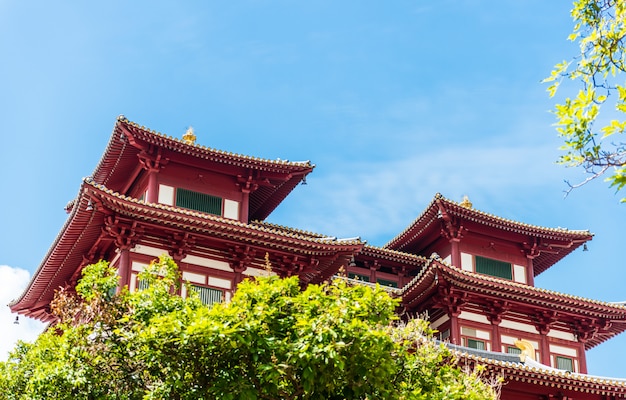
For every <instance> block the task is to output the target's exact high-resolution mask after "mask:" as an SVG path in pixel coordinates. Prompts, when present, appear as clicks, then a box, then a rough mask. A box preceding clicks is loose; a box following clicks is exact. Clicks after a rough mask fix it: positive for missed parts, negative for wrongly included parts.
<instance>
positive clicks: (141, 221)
mask: <svg viewBox="0 0 626 400" xmlns="http://www.w3.org/2000/svg"><path fill="white" fill-rule="evenodd" d="M108 215H115V216H116V218H117V219H119V220H124V221H125V222H128V223H129V224H134V225H133V226H134V227H135V228H136V229H137V230H138V231H140V232H141V235H142V236H143V237H145V238H146V240H149V241H152V243H151V244H153V245H154V246H160V247H162V248H168V247H169V243H168V242H167V237H168V234H170V235H173V234H175V233H176V232H180V231H181V230H182V231H185V232H190V233H191V235H194V237H195V238H196V239H195V240H196V244H197V245H198V246H202V245H205V246H206V247H211V248H212V249H215V251H216V252H217V251H223V252H225V253H227V249H228V248H229V247H232V246H235V245H238V246H248V247H249V248H250V249H252V251H255V250H256V251H257V253H258V255H260V256H262V254H265V253H266V252H268V253H270V256H271V257H274V260H276V263H274V262H273V267H275V268H276V270H277V271H280V268H281V266H280V258H281V257H287V258H289V260H290V261H293V260H294V259H296V260H301V261H303V262H304V261H307V260H314V261H315V264H312V265H310V266H309V267H308V268H304V269H302V270H299V271H296V273H297V274H298V275H299V276H300V277H301V279H302V280H303V281H304V282H314V281H315V282H316V281H321V280H324V279H327V278H328V277H330V276H332V274H334V273H335V272H336V271H337V270H338V269H339V267H340V266H341V265H345V264H347V262H348V260H349V258H350V257H351V256H352V254H354V253H355V252H358V251H359V250H360V249H361V248H362V246H363V243H362V242H361V241H360V240H358V239H355V240H327V239H326V238H324V237H321V236H314V235H310V234H306V233H303V232H302V231H297V230H288V229H279V228H277V227H276V226H272V225H271V224H263V223H253V224H245V223H242V222H239V221H236V220H231V219H226V218H222V217H219V216H215V215H211V214H206V213H201V212H197V211H193V210H187V209H183V208H179V207H173V206H167V205H162V204H154V203H145V202H143V201H140V200H137V199H134V198H130V197H126V196H122V195H120V194H118V193H116V192H113V191H112V190H110V189H107V188H105V187H104V186H102V185H98V184H97V183H95V182H93V181H90V180H86V181H85V182H84V183H83V185H82V186H81V190H80V192H79V196H78V198H77V199H76V200H75V201H74V202H73V204H72V205H71V207H70V215H69V217H68V220H67V221H66V223H65V225H64V227H63V228H62V229H61V232H60V233H59V235H58V236H57V238H56V240H55V241H54V243H53V244H52V247H51V248H50V250H49V251H48V253H47V255H46V256H45V258H44V260H43V262H42V263H41V265H40V267H39V269H38V270H37V271H36V272H35V274H34V275H33V278H32V280H31V282H30V283H29V285H28V287H27V288H26V289H25V291H24V293H23V294H22V296H21V297H20V298H18V299H16V300H14V301H13V302H12V303H11V304H10V307H11V310H12V311H13V312H18V313H22V314H24V315H28V316H31V317H34V318H38V319H42V320H48V319H49V310H48V309H47V307H48V306H49V304H50V301H51V300H52V298H53V296H54V292H55V291H56V290H57V289H58V288H59V287H62V286H65V285H67V284H68V283H70V282H71V280H72V279H74V277H75V274H76V273H77V271H79V270H80V267H81V266H83V265H86V263H89V262H93V261H97V260H86V259H85V256H86V255H87V254H90V251H91V250H92V249H94V248H95V246H96V245H97V244H98V243H99V242H101V241H104V240H110V239H106V235H103V226H104V225H105V222H106V221H105V220H106V218H107V216H108ZM294 257H295V258H294ZM274 260H272V261H274Z"/></svg>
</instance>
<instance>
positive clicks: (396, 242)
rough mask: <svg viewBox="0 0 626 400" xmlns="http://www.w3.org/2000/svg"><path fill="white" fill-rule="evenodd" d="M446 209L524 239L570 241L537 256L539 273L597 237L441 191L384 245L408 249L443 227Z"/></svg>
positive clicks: (454, 214)
mask: <svg viewBox="0 0 626 400" xmlns="http://www.w3.org/2000/svg"><path fill="white" fill-rule="evenodd" d="M442 211H443V212H445V213H446V214H447V215H448V216H449V217H453V218H458V219H459V220H460V221H470V222H472V223H476V224H479V225H481V226H485V227H488V228H490V229H493V230H494V231H500V232H503V233H507V234H511V233H512V234H515V235H519V237H520V240H523V239H525V240H527V238H537V239H541V240H546V241H554V242H557V243H561V242H565V243H568V244H569V246H568V247H563V248H559V251H558V253H556V254H553V253H548V252H542V253H541V254H540V255H539V256H537V257H536V258H535V259H534V260H533V266H534V275H535V276H536V275H539V274H540V273H541V272H543V271H545V270H546V269H548V268H550V267H551V266H552V265H554V264H555V263H556V262H558V261H559V260H561V259H562V258H563V257H565V256H566V255H568V254H569V253H571V252H572V251H574V250H575V249H577V248H578V247H579V246H581V245H582V244H584V243H585V242H587V241H589V240H591V239H592V238H593V234H592V233H590V232H589V231H583V230H569V229H564V228H546V227H541V226H536V225H530V224H525V223H522V222H518V221H513V220H509V219H505V218H501V217H497V216H495V215H492V214H488V213H485V212H482V211H479V210H476V209H473V208H467V207H464V206H462V205H460V204H459V203H456V202H454V201H451V200H448V199H446V198H445V197H443V196H442V195H441V194H437V195H435V198H434V199H433V200H432V201H431V203H430V204H429V205H428V206H427V207H426V209H425V210H424V212H423V213H422V214H421V215H420V216H419V217H417V218H416V219H415V220H414V221H413V222H412V223H411V224H410V225H409V226H408V227H407V228H406V229H405V230H404V231H402V232H401V233H400V234H399V235H397V236H396V237H394V238H393V239H391V240H390V241H389V242H388V243H387V244H385V245H384V246H383V247H384V248H388V249H393V250H397V251H405V249H406V248H410V247H412V246H415V245H416V243H417V242H419V240H420V238H421V237H422V236H423V235H424V234H426V233H427V232H431V231H433V230H435V231H438V230H439V229H440V228H439V224H438V219H439V217H440V215H441V212H442ZM470 233H471V232H470ZM520 244H521V243H520Z"/></svg>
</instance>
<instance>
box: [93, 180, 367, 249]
mask: <svg viewBox="0 0 626 400" xmlns="http://www.w3.org/2000/svg"><path fill="white" fill-rule="evenodd" d="M85 185H86V187H88V188H89V191H90V195H91V196H94V197H95V198H97V199H98V200H99V201H100V202H101V203H102V205H103V206H104V207H105V208H106V209H107V210H109V211H111V212H114V213H116V214H119V215H123V216H126V217H129V218H132V219H134V220H138V221H146V222H151V223H158V224H160V225H166V226H171V227H175V228H177V229H184V230H188V231H195V232H199V233H211V234H212V235H217V236H222V237H227V238H229V239H233V240H238V241H242V242H248V243H251V244H255V245H260V246H267V247H269V248H276V249H281V250H285V251H291V252H297V253H301V254H312V255H313V254H333V253H336V252H356V251H359V250H360V249H361V247H362V246H363V243H362V242H361V241H359V240H353V241H334V242H329V241H325V240H321V239H317V238H311V237H309V236H305V235H300V234H298V233H296V232H292V233H287V232H285V231H284V230H281V229H274V228H271V227H264V226H259V225H254V224H244V223H242V222H239V221H235V220H231V219H226V218H222V217H218V216H214V215H210V214H206V213H202V212H197V211H193V210H188V209H183V208H179V207H172V206H167V205H163V204H152V203H145V202H143V201H139V200H137V199H134V198H130V197H126V196H122V195H120V194H119V193H115V192H113V191H111V190H109V189H106V188H105V187H103V186H101V185H97V184H95V183H86V184H85Z"/></svg>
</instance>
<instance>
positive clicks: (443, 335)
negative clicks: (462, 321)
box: [437, 329, 450, 340]
mask: <svg viewBox="0 0 626 400" xmlns="http://www.w3.org/2000/svg"><path fill="white" fill-rule="evenodd" d="M437 336H438V338H439V340H448V339H449V338H450V329H446V330H445V331H443V332H439V334H438V335H437Z"/></svg>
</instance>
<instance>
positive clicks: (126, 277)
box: [117, 246, 131, 293]
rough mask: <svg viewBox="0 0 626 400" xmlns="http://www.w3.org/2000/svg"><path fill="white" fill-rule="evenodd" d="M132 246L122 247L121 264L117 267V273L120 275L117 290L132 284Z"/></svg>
mask: <svg viewBox="0 0 626 400" xmlns="http://www.w3.org/2000/svg"><path fill="white" fill-rule="evenodd" d="M130 269H131V266H130V246H124V247H120V264H119V267H118V269H117V273H118V275H119V276H120V284H119V286H118V287H117V292H118V293H119V292H120V290H122V288H123V287H124V286H130Z"/></svg>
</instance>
